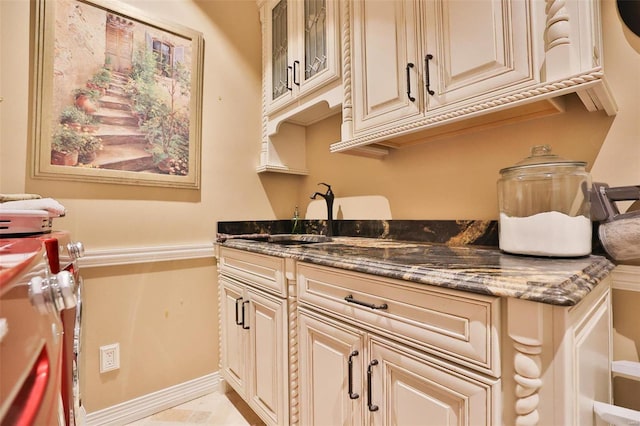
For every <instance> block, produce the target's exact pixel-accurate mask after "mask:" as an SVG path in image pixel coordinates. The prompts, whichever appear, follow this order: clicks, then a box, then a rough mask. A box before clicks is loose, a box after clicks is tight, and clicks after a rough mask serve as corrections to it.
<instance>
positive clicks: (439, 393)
mask: <svg viewBox="0 0 640 426" xmlns="http://www.w3.org/2000/svg"><path fill="white" fill-rule="evenodd" d="M299 326H300V335H299V344H300V360H299V362H300V377H301V380H300V390H299V392H300V424H302V425H317V426H322V425H335V426H338V425H344V426H350V425H422V424H433V425H439V426H449V425H475V424H477V425H485V424H492V421H491V419H489V418H487V416H488V415H490V413H494V410H493V409H492V407H491V404H492V403H493V404H495V402H496V401H497V400H498V398H499V395H498V391H499V386H498V384H497V381H496V380H486V378H482V380H478V378H473V377H470V376H472V375H471V374H469V373H467V374H461V373H460V372H459V371H456V368H455V366H451V365H447V363H443V362H442V361H441V360H437V359H435V358H433V357H429V356H426V355H425V354H424V353H421V352H419V351H415V350H413V349H411V348H409V347H407V346H404V345H402V344H399V343H397V342H395V341H393V340H389V339H385V338H382V337H380V336H377V335H375V334H371V333H367V332H363V331H362V330H359V329H357V328H354V327H350V326H348V325H346V324H345V323H342V322H340V321H337V320H334V319H331V318H323V317H322V316H319V315H318V314H315V313H313V312H312V311H306V310H304V309H302V310H301V312H300V316H299ZM426 419H428V421H427V420H426Z"/></svg>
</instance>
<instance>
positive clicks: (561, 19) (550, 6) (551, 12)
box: [544, 0, 571, 52]
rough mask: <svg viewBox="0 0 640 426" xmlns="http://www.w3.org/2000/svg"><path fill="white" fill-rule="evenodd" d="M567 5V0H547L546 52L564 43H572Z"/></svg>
mask: <svg viewBox="0 0 640 426" xmlns="http://www.w3.org/2000/svg"><path fill="white" fill-rule="evenodd" d="M565 6H566V1H565V0H547V4H546V7H545V13H546V15H547V21H546V27H545V30H544V51H545V52H548V51H550V50H551V49H553V48H554V47H556V46H560V45H562V44H571V39H570V38H569V28H570V23H569V14H568V13H567V9H566V7H565Z"/></svg>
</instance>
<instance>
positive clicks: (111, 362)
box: [100, 343, 120, 373]
mask: <svg viewBox="0 0 640 426" xmlns="http://www.w3.org/2000/svg"><path fill="white" fill-rule="evenodd" d="M119 368H120V344H119V343H114V344H111V345H106V346H100V373H106V372H107V371H112V370H117V369H119Z"/></svg>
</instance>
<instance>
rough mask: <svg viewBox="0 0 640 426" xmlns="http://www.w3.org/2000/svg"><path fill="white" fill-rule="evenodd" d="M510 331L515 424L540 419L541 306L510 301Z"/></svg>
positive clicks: (529, 424)
mask: <svg viewBox="0 0 640 426" xmlns="http://www.w3.org/2000/svg"><path fill="white" fill-rule="evenodd" d="M508 324H509V326H508V330H509V337H510V338H511V340H512V341H513V347H514V349H515V354H514V360H513V364H514V376H513V379H514V381H515V383H516V384H515V389H514V394H515V407H514V410H515V414H516V425H519V426H520V425H522V426H533V425H537V424H538V422H539V420H540V414H539V412H538V407H539V405H540V398H539V395H538V392H539V391H540V389H541V388H542V385H543V381H542V345H543V337H544V336H543V334H544V330H543V312H542V306H541V304H540V303H533V302H529V301H526V300H521V299H509V300H508Z"/></svg>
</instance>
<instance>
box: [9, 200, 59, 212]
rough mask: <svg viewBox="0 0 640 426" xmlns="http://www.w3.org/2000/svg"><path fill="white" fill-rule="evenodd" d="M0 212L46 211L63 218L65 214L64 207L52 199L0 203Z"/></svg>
mask: <svg viewBox="0 0 640 426" xmlns="http://www.w3.org/2000/svg"><path fill="white" fill-rule="evenodd" d="M1 210H46V211H48V212H49V213H51V214H55V215H58V216H64V215H65V213H66V209H65V208H64V206H63V205H62V204H60V203H59V202H57V201H56V200H54V199H53V198H39V199H35V200H20V201H7V202H6V203H0V211H1Z"/></svg>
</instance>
